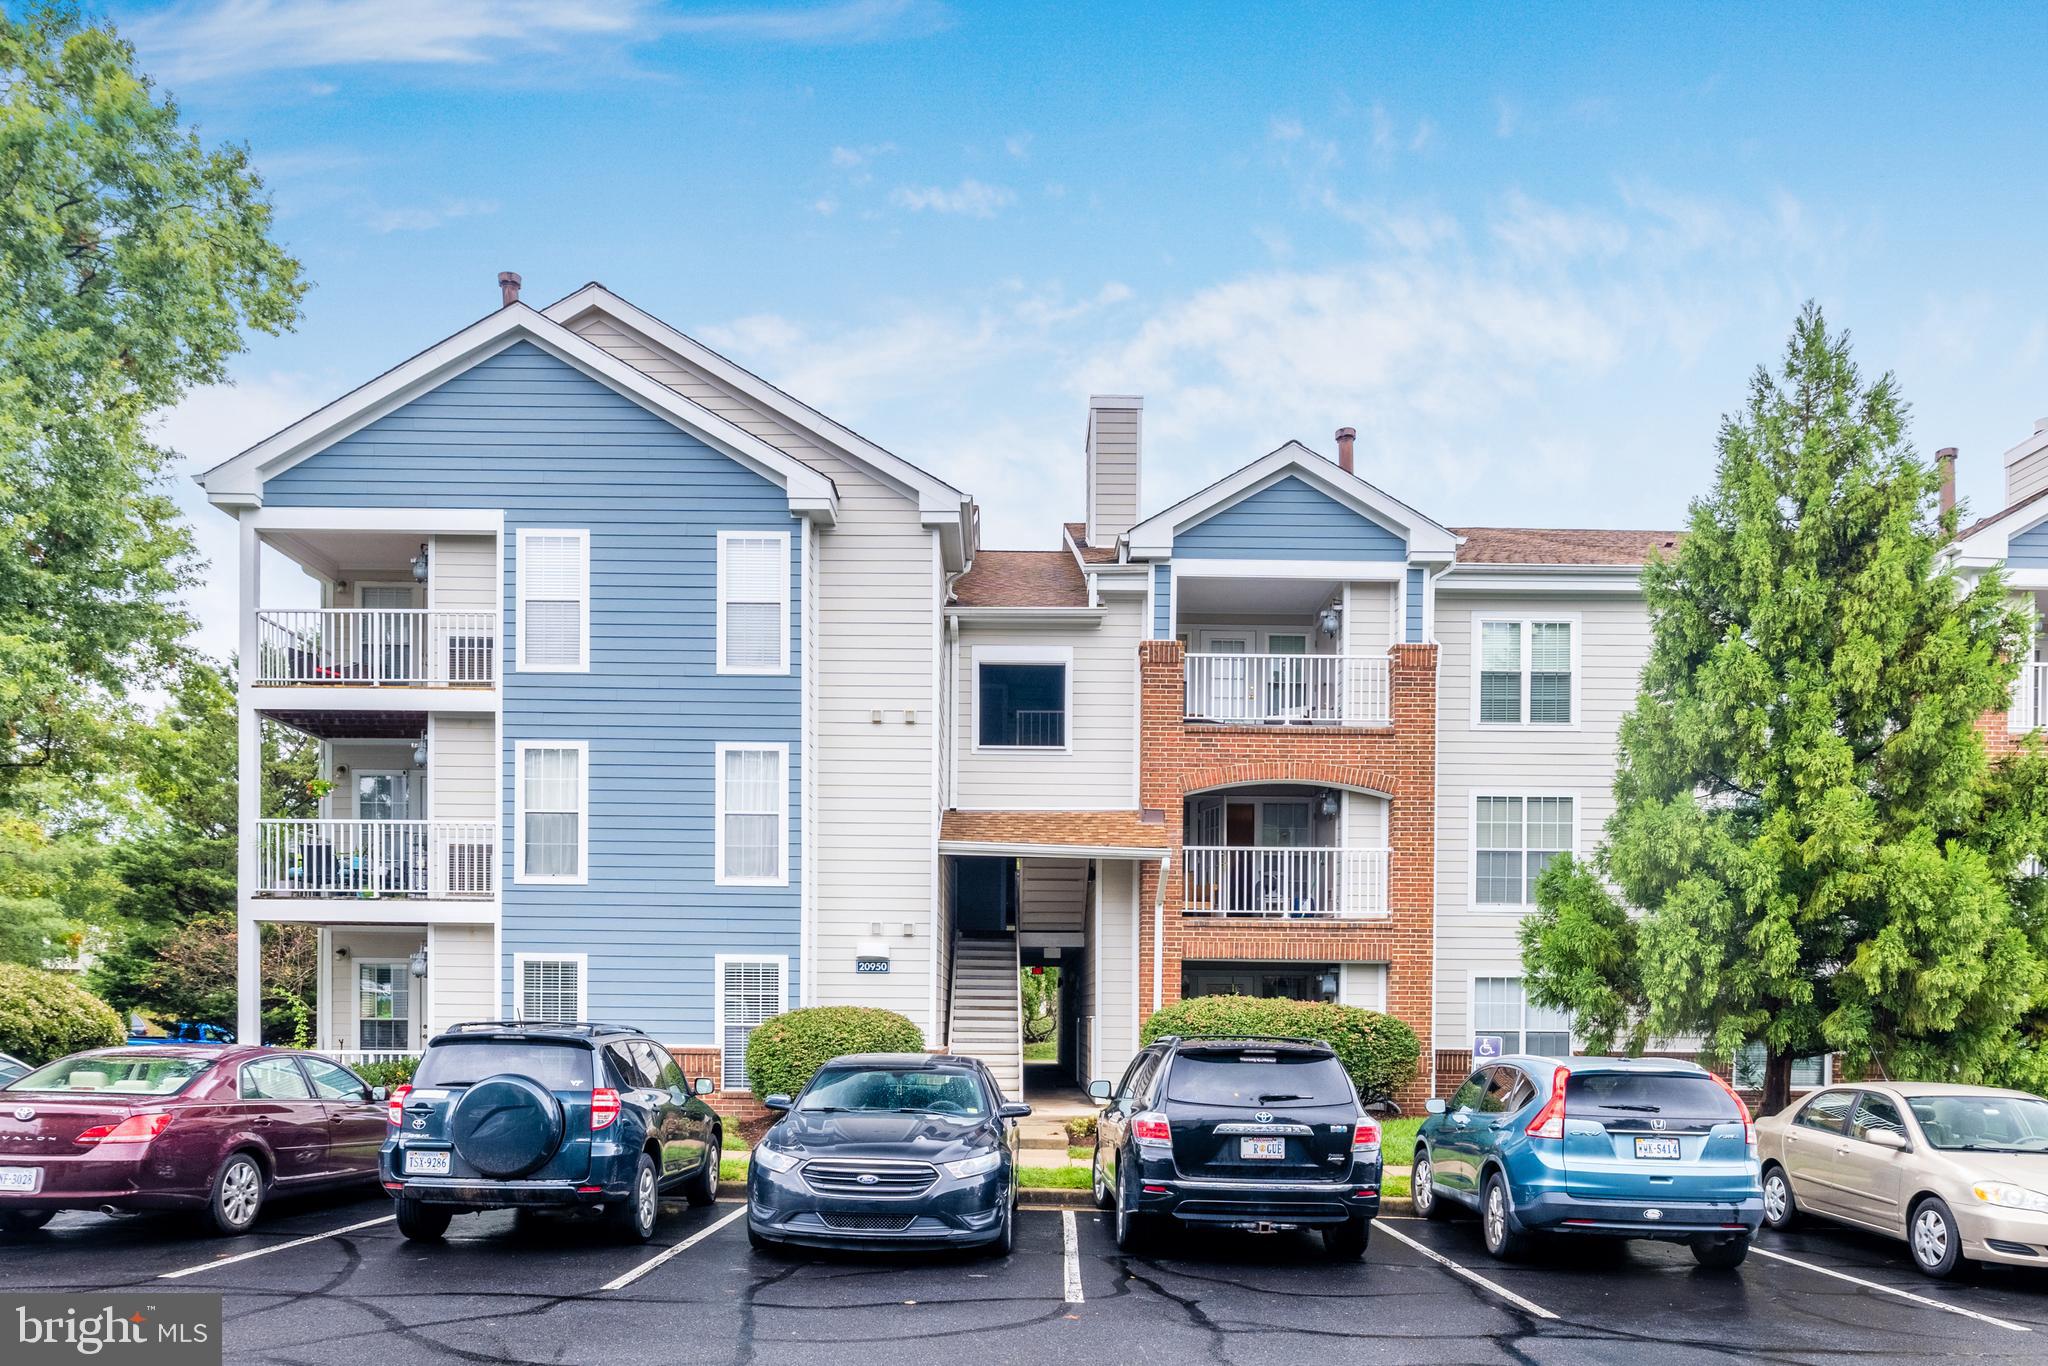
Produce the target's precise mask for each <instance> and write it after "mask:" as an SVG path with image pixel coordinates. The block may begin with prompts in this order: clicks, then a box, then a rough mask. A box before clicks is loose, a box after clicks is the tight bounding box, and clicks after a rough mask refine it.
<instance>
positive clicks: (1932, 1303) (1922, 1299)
mask: <svg viewBox="0 0 2048 1366" xmlns="http://www.w3.org/2000/svg"><path fill="white" fill-rule="evenodd" d="M1749 1251H1750V1255H1752V1256H1755V1257H1769V1258H1770V1259H1771V1260H1772V1261H1774V1262H1783V1263H1785V1264H1786V1265H1787V1266H1796V1267H1798V1268H1800V1269H1801V1270H1802V1271H1818V1272H1819V1273H1820V1274H1821V1275H1823V1276H1833V1277H1834V1278H1835V1279H1836V1280H1838V1281H1847V1282H1849V1284H1851V1285H1860V1286H1862V1287H1863V1288H1864V1289H1865V1290H1877V1291H1882V1292H1883V1293H1884V1294H1887V1295H1896V1296H1898V1297H1899V1298H1900V1299H1902V1300H1911V1301H1912V1302H1913V1303H1915V1304H1924V1305H1926V1306H1927V1307H1928V1308H1929V1309H1939V1310H1941V1311H1942V1312H1944V1313H1948V1314H1961V1315H1962V1316H1963V1317H1964V1318H1966V1319H1975V1320H1977V1322H1979V1323H1988V1324H1990V1325H1991V1326H1992V1327H1994V1328H2006V1329H2010V1330H2011V1331H2012V1332H2015V1333H2031V1332H2033V1331H2034V1330H2033V1329H2031V1328H2029V1327H2027V1325H2026V1324H2024V1323H2012V1322H2010V1321H2008V1320H2006V1319H1995V1318H1993V1317H1991V1315H1989V1314H1980V1313H1978V1312H1977V1311H1976V1310H1974V1309H1965V1308H1963V1307H1962V1306H1961V1305H1959V1304H1943V1303H1942V1302H1941V1301H1940V1300H1930V1299H1928V1298H1927V1296H1925V1295H1916V1294H1914V1293H1913V1292H1912V1291H1910V1290H1900V1289H1899V1288H1898V1287H1896V1286H1890V1285H1879V1284H1878V1283H1877V1282H1876V1281H1866V1280H1864V1279H1863V1278H1862V1277H1861V1276H1851V1275H1849V1274H1848V1273H1847V1272H1844V1271H1836V1270H1835V1269H1833V1268H1832V1267H1825V1266H1816V1265H1814V1264H1813V1263H1812V1262H1802V1261H1800V1260H1799V1259H1798V1258H1797V1257H1787V1256H1786V1255H1785V1254H1784V1253H1782V1252H1772V1251H1770V1250H1768V1249H1766V1248H1761V1247H1752V1248H1750V1250H1749Z"/></svg>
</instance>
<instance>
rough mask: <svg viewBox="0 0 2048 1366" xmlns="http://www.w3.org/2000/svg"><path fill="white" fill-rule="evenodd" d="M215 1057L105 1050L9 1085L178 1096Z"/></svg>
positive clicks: (65, 1060) (60, 1061)
mask: <svg viewBox="0 0 2048 1366" xmlns="http://www.w3.org/2000/svg"><path fill="white" fill-rule="evenodd" d="M211 1066H213V1059H211V1058H166V1057H164V1056H163V1055H162V1054H160V1053H101V1054H98V1055H97V1056H93V1057H85V1058H60V1059H58V1060H57V1061H56V1062H53V1063H50V1064H48V1065H47V1066H44V1067H39V1068H37V1069H36V1070H35V1071H33V1072H31V1073H29V1074H28V1075H27V1076H25V1077H23V1078H22V1079H21V1080H19V1081H17V1082H14V1083H12V1084H11V1085H9V1086H8V1088H7V1089H8V1090H10V1091H104V1092H107V1093H108V1094H110V1095H117V1096H175V1095H177V1094H178V1093H179V1092H180V1091H182V1090H184V1089H185V1088H186V1087H187V1086H190V1085H191V1084H192V1082H193V1080H194V1079H195V1078H196V1077H198V1075H199V1074H200V1073H201V1072H204V1071H205V1070H206V1069H207V1068H209V1067H211Z"/></svg>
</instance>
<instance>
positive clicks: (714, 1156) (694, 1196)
mask: <svg viewBox="0 0 2048 1366" xmlns="http://www.w3.org/2000/svg"><path fill="white" fill-rule="evenodd" d="M724 1157H725V1152H724V1150H723V1149H722V1148H721V1147H720V1146H719V1142H718V1136H717V1135H715V1134H714V1135H712V1138H711V1142H710V1143H709V1144H708V1145H707V1146H706V1147H705V1149H704V1165H703V1166H702V1167H699V1168H698V1169H697V1172H696V1174H695V1175H693V1176H692V1177H691V1178H690V1179H689V1180H688V1181H685V1182H684V1183H683V1198H684V1199H685V1200H688V1201H689V1202H690V1203H691V1204H692V1205H695V1206H698V1207H699V1208H702V1207H703V1206H705V1205H708V1204H710V1203H712V1202H713V1201H715V1200H716V1199H718V1164H719V1162H720V1161H721V1160H723V1159H724Z"/></svg>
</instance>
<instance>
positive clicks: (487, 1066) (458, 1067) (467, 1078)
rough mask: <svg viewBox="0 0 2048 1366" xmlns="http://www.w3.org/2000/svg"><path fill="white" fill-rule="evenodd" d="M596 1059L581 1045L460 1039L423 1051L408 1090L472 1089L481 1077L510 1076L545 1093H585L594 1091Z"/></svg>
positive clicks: (522, 1040)
mask: <svg viewBox="0 0 2048 1366" xmlns="http://www.w3.org/2000/svg"><path fill="white" fill-rule="evenodd" d="M596 1070H597V1054H595V1053H593V1052H591V1050H590V1048H589V1046H588V1045H585V1044H580V1043H566V1042H565V1043H546V1042H541V1041H539V1040H529V1039H463V1040H460V1041H458V1042H455V1043H437V1044H433V1045H431V1046H429V1047H428V1049H427V1055H426V1056H425V1057H424V1058H421V1059H420V1066H419V1070H418V1071H417V1072H415V1073H414V1074H413V1078H412V1084H413V1085H414V1086H415V1087H420V1086H474V1085H475V1084H476V1083H478V1082H480V1081H482V1080H483V1079H484V1078H485V1077H495V1076H499V1075H501V1074H503V1073H506V1072H510V1073H511V1074H512V1075H513V1076H516V1077H529V1078H531V1079H532V1080H534V1081H537V1082H539V1083H540V1084H541V1085H542V1086H544V1087H546V1088H547V1089H548V1090H550V1091H588V1090H590V1089H591V1088H592V1087H593V1086H595V1085H596V1084H597V1083H596V1080H595V1076H594V1074H595V1072H596Z"/></svg>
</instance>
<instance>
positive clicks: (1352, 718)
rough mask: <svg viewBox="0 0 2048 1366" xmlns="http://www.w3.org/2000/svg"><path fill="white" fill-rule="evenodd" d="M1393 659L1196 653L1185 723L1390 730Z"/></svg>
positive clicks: (1191, 658)
mask: <svg viewBox="0 0 2048 1366" xmlns="http://www.w3.org/2000/svg"><path fill="white" fill-rule="evenodd" d="M1391 677H1392V670H1391V665H1390V662H1389V660H1388V658H1387V656H1385V655H1383V654H1381V655H1309V654H1262V655H1255V654H1191V655H1189V656H1188V657H1187V674H1186V678H1187V711H1186V715H1187V719H1188V720H1190V721H1213V722H1218V723H1221V724H1225V725H1238V726H1285V725H1325V726H1384V725H1386V724H1388V723H1389V721H1390V720H1391V719H1392V716H1393V709H1392V705H1391V698H1390V691H1389V683H1390V680H1391Z"/></svg>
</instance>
